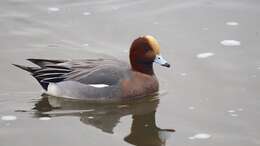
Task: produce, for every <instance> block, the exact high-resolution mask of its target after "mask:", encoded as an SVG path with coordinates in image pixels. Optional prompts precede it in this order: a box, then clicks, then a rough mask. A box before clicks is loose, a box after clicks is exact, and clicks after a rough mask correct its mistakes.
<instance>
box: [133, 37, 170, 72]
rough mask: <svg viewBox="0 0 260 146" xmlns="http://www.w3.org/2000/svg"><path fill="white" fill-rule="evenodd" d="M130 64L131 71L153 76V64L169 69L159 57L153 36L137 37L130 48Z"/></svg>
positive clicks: (158, 48)
mask: <svg viewBox="0 0 260 146" xmlns="http://www.w3.org/2000/svg"><path fill="white" fill-rule="evenodd" d="M130 62H131V66H132V69H133V70H136V71H139V72H142V73H147V74H153V63H157V64H160V65H162V66H165V67H170V64H168V63H167V61H166V60H164V59H163V57H162V56H161V55H160V45H159V43H158V42H157V40H156V39H155V38H154V37H153V36H149V35H146V36H143V37H139V38H137V39H136V40H134V41H133V43H132V45H131V48H130Z"/></svg>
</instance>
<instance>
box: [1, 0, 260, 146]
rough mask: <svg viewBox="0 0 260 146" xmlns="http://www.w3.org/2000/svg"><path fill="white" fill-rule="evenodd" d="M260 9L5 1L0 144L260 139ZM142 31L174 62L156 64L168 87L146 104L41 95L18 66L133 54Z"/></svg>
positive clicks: (176, 1)
mask: <svg viewBox="0 0 260 146" xmlns="http://www.w3.org/2000/svg"><path fill="white" fill-rule="evenodd" d="M259 7H260V2H259V1H258V0H250V1H243V0H218V1H213V0H196V1H194V0H182V1H180V0H173V1H172V0H165V1H155V0H152V1H148V0H131V1H130V0H107V1H104V0H98V1H96V0H95V1H94V0H90V1H83V0H74V1H69V0H55V1H53V0H5V1H0V43H1V49H0V67H1V76H0V79H1V84H0V117H1V119H0V145H1V146H2V145H3V146H7V145H9V146H18V145H19V146H21V145H24V146H35V145H38V146H45V145H48V146H61V145H62V146H67V145H76V146H83V145H84V146H86V145H89V146H100V145H115V146H119V145H120V146H122V145H140V146H141V145H142V146H145V145H154V146H159V145H169V146H172V145H190V146H195V145H200V146H202V145H205V146H209V145H213V146H219V145H231V146H233V145H234V146H245V145H250V146H257V145H260V136H259V135H260V132H259V131H260V126H259V123H260V118H259V117H260V113H259V111H260V106H259V105H260V100H259V93H260V91H259V87H260V51H259V46H260V37H259V31H260V29H259V26H260V21H259V15H260V9H259ZM143 34H151V35H154V36H156V37H157V38H158V40H159V42H160V44H161V48H162V54H163V55H164V58H166V59H167V60H168V61H169V62H170V63H171V64H174V67H173V68H171V69H165V68H161V67H159V66H156V67H155V69H156V74H157V76H158V78H159V80H160V93H159V95H158V96H155V97H153V98H148V99H144V100H142V101H136V102H133V103H125V104H114V105H102V106H100V105H93V104H88V103H84V102H78V101H68V100H65V99H61V98H54V97H48V96H44V97H42V96H41V91H42V89H41V88H40V86H39V85H38V83H37V82H36V81H35V80H34V79H32V77H30V76H29V75H28V74H27V73H26V72H24V71H21V70H19V69H17V68H14V67H13V66H11V64H12V63H19V64H28V62H26V61H25V59H26V58H54V59H56V58H59V59H71V58H95V57H97V56H98V57H100V56H104V57H105V56H106V55H109V56H114V57H118V58H120V59H123V60H127V58H128V49H129V46H130V44H131V42H132V40H133V39H134V38H135V37H137V36H139V35H143ZM223 41H224V43H223ZM234 44H235V45H234ZM238 44H239V45H238Z"/></svg>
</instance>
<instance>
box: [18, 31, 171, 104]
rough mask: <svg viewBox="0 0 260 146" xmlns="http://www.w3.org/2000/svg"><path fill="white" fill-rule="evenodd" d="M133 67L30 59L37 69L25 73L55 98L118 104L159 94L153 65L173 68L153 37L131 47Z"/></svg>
mask: <svg viewBox="0 0 260 146" xmlns="http://www.w3.org/2000/svg"><path fill="white" fill-rule="evenodd" d="M129 57H130V65H129V64H128V63H126V62H124V61H121V60H117V59H83V60H49V59H28V60H29V61H31V62H32V63H34V64H36V65H38V67H27V66H22V65H16V64H14V65H15V66H17V67H19V68H21V69H23V70H26V71H28V72H30V73H31V74H32V76H33V77H34V78H36V79H37V81H38V82H39V83H40V84H41V86H42V87H43V88H44V89H45V90H46V93H47V94H49V95H52V96H58V97H64V98H73V99H83V100H88V101H90V102H117V101H124V100H129V99H136V98H141V97H144V96H147V95H151V94H154V93H156V92H157V91H158V90H159V83H158V80H157V78H156V76H155V74H154V70H153V63H157V64H160V65H162V66H165V67H170V64H168V63H167V61H166V60H164V59H163V57H162V56H161V54H160V45H159V43H158V42H157V40H156V39H155V38H154V37H153V36H149V35H146V36H143V37H139V38H137V39H136V40H134V41H133V43H132V45H131V48H130V54H129Z"/></svg>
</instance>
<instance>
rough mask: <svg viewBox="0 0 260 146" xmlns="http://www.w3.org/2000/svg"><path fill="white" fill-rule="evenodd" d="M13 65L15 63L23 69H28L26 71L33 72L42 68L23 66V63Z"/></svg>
mask: <svg viewBox="0 0 260 146" xmlns="http://www.w3.org/2000/svg"><path fill="white" fill-rule="evenodd" d="M12 65H14V66H16V67H18V68H20V69H22V70H26V71H28V72H30V73H33V72H35V71H37V70H39V69H40V68H38V67H30V66H23V65H18V64H12Z"/></svg>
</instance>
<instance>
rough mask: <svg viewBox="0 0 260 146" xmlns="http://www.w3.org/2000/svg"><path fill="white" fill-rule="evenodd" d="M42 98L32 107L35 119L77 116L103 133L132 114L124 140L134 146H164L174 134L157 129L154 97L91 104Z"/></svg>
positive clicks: (156, 99)
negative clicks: (127, 133) (129, 126)
mask: <svg viewBox="0 0 260 146" xmlns="http://www.w3.org/2000/svg"><path fill="white" fill-rule="evenodd" d="M42 97H43V98H42V99H41V100H40V101H38V102H37V103H36V104H35V107H34V109H36V110H37V111H36V112H35V116H36V117H60V116H77V117H80V121H81V122H83V123H84V124H87V125H91V126H94V127H96V128H98V129H100V130H102V131H103V132H106V133H113V129H114V127H115V126H116V125H117V124H118V123H119V120H120V118H121V117H123V116H126V115H132V118H133V122H132V126H131V133H130V134H129V135H128V136H126V137H125V139H124V140H125V141H126V142H128V143H130V144H133V145H138V146H148V145H149V146H161V145H165V143H166V140H167V138H168V137H169V136H170V135H171V134H172V133H173V132H174V131H175V130H173V129H160V128H158V127H157V126H156V123H155V113H156V108H157V106H158V103H159V99H158V98H157V97H152V98H151V97H149V98H146V99H142V100H138V101H134V102H128V103H121V104H93V103H92V104H90V103H86V102H84V101H79V100H71V99H64V98H60V97H53V96H49V95H43V96H42Z"/></svg>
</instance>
